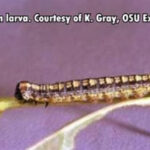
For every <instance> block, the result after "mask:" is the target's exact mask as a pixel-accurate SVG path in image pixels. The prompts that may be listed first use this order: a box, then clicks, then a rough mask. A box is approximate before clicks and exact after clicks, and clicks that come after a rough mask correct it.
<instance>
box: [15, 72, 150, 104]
mask: <svg viewBox="0 0 150 150" xmlns="http://www.w3.org/2000/svg"><path fill="white" fill-rule="evenodd" d="M149 95H150V74H143V75H123V76H115V77H100V78H88V79H83V80H71V81H66V82H58V83H54V84H34V83H30V82H28V81H21V82H19V83H18V84H17V86H16V91H15V97H16V98H17V99H18V100H22V101H24V102H36V103H37V102H40V103H41V102H43V103H46V104H48V103H72V102H115V101H118V100H119V101H120V100H128V99H131V98H132V99H134V98H141V97H146V96H149Z"/></svg>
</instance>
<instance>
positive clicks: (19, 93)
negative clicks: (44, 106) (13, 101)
mask: <svg viewBox="0 0 150 150" xmlns="http://www.w3.org/2000/svg"><path fill="white" fill-rule="evenodd" d="M19 87H20V83H18V84H17V86H16V90H15V97H16V98H17V99H18V100H23V97H22V94H21V91H20V88H19Z"/></svg>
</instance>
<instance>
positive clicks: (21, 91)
mask: <svg viewBox="0 0 150 150" xmlns="http://www.w3.org/2000/svg"><path fill="white" fill-rule="evenodd" d="M30 89H31V84H30V83H29V82H27V81H21V82H19V83H18V84H17V86H16V91H15V97H16V98H17V99H18V100H25V101H28V100H30V99H31V98H32V92H31V90H30Z"/></svg>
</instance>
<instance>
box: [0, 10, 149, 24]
mask: <svg viewBox="0 0 150 150" xmlns="http://www.w3.org/2000/svg"><path fill="white" fill-rule="evenodd" d="M121 22H122V23H150V14H148V13H123V14H121V15H115V14H110V15H109V14H104V13H97V14H92V13H78V14H75V15H69V14H67V15H64V14H56V13H55V14H41V13H35V14H33V15H19V14H17V15H14V14H10V13H5V15H0V23H61V24H65V25H69V24H71V23H107V24H111V25H116V24H119V23H121Z"/></svg>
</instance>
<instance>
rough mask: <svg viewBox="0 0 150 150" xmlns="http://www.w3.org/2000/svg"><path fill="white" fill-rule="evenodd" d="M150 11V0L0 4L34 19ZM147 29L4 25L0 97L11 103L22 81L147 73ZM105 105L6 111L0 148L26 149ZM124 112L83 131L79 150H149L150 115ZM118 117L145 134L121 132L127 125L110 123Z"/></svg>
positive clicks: (145, 111)
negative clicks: (79, 14) (42, 16)
mask: <svg viewBox="0 0 150 150" xmlns="http://www.w3.org/2000/svg"><path fill="white" fill-rule="evenodd" d="M149 5H150V1H148V0H143V1H136V0H133V1H130V0H126V1H124V0H113V1H111V0H108V1H102V0H100V1H98V0H97V1H90V0H77V1H73V0H61V1H56V0H45V1H42V0H36V1H33V0H21V1H20V0H14V1H11V0H7V1H6V0H1V1H0V14H1V15H4V14H5V13H6V12H9V13H10V14H14V15H17V14H19V15H29V16H31V18H32V16H33V15H34V13H38V12H39V13H41V14H43V15H45V14H53V13H56V14H60V15H62V14H68V15H74V14H78V13H80V12H81V13H82V12H83V13H92V14H93V15H95V14H96V13H103V14H107V15H108V14H110V15H111V14H112V15H118V16H121V15H122V14H123V13H125V12H127V13H129V12H137V13H143V12H149ZM149 29H150V24H146V23H145V24H144V23H133V24H130V23H124V24H123V23H120V24H119V25H111V24H103V23H93V24H84V23H78V24H73V23H71V24H70V25H64V24H58V23H53V24H50V23H47V24H46V23H45V24H44V23H43V24H40V23H39V24H37V23H30V24H28V23H26V24H24V23H17V24H16V23H10V24H7V23H1V24H0V69H1V70H0V73H1V74H0V96H1V97H4V96H5V97H7V96H13V94H14V90H15V86H16V84H17V82H19V81H20V80H29V81H32V82H36V83H53V82H56V81H65V80H71V79H82V78H87V77H100V76H113V75H120V74H139V73H149V72H150V56H149V54H150V49H149V47H150V42H149V41H150V36H149V34H150V30H149ZM101 106H102V105H101V104H99V105H85V106H80V105H71V106H60V107H59V106H56V107H55V106H50V107H49V108H47V109H44V106H43V107H37V108H26V109H16V110H10V111H7V112H6V113H4V114H3V116H2V117H1V119H0V133H1V137H0V141H3V143H1V142H0V144H2V145H4V148H3V149H11V150H12V149H15V150H17V149H18V150H19V149H24V148H26V147H28V146H30V145H32V144H34V143H35V142H37V141H39V140H40V139H42V138H43V137H45V136H47V135H49V134H50V133H53V132H54V131H55V130H56V129H59V128H60V127H62V126H63V125H64V124H65V123H67V122H68V121H72V120H74V119H76V118H78V117H80V116H83V115H85V114H87V113H89V112H91V111H93V110H96V109H98V108H100V107H101ZM118 112H119V113H118ZM118 112H116V113H113V114H112V116H110V118H111V119H108V120H109V121H108V120H107V119H106V120H104V121H103V122H99V123H97V124H96V125H95V127H94V126H92V127H91V128H90V129H87V130H86V132H83V133H82V135H81V136H79V137H78V140H77V149H82V150H83V149H86V150H87V149H105V150H108V149H115V150H116V149H118V150H119V149H121V150H125V149H128V150H129V149H131V150H132V149H136V150H140V149H143V150H148V149H149V148H150V144H149V139H148V138H149V134H147V130H149V123H150V118H149V112H150V111H149V109H146V108H140V109H139V108H130V109H126V110H120V111H118ZM35 116H36V117H35ZM112 118H113V119H114V118H117V119H118V120H124V119H126V120H124V122H126V123H127V124H128V123H129V124H131V125H132V126H135V125H137V126H138V128H142V131H143V130H144V132H142V133H143V134H144V133H146V135H145V134H144V135H143V134H142V135H141V134H139V132H138V133H137V132H135V133H133V132H129V130H128V129H125V130H123V131H122V128H121V126H120V127H118V126H117V125H114V124H113V123H112V122H115V121H112ZM140 119H141V120H142V121H139V120H140ZM110 120H111V121H110ZM110 122H111V123H110ZM127 126H128V125H127ZM104 127H105V129H104ZM136 129H137V128H136ZM146 129H147V130H146ZM126 130H128V131H126ZM139 130H140V131H141V129H139ZM145 130H146V131H145ZM98 131H99V132H98ZM136 131H137V130H136ZM87 133H89V134H88V135H87ZM140 133H141V132H140ZM85 135H86V136H85ZM108 140H109V141H108Z"/></svg>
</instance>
